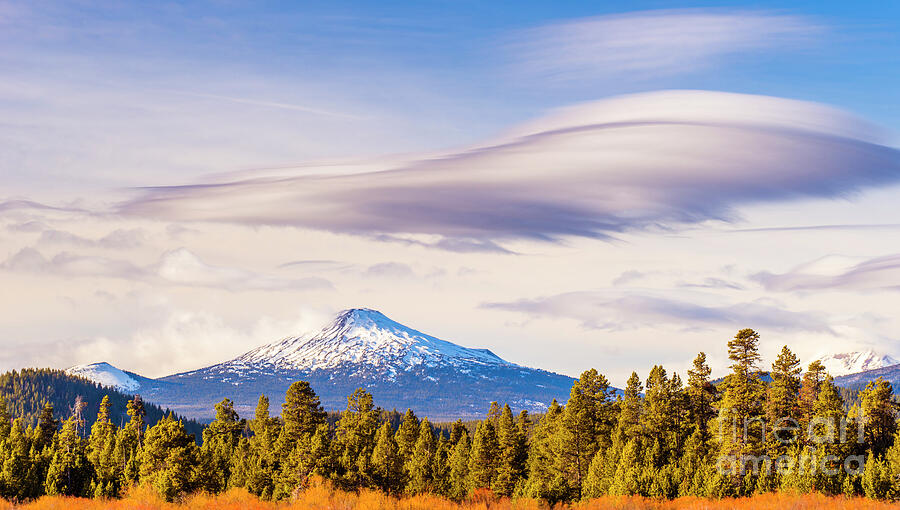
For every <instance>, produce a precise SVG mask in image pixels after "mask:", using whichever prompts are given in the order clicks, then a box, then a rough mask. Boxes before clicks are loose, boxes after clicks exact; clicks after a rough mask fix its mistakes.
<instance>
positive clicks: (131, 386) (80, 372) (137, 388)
mask: <svg viewBox="0 0 900 510" xmlns="http://www.w3.org/2000/svg"><path fill="white" fill-rule="evenodd" d="M65 372H66V374H68V375H72V376H76V377H83V378H85V379H88V380H90V381H93V382H95V383H97V384H99V385H100V386H104V387H107V388H112V389H114V390H117V391H120V392H122V393H126V394H129V395H134V394H138V393H148V392H156V391H160V388H163V387H166V386H171V384H170V383H166V382H165V381H160V380H158V379H151V378H149V377H144V376H141V375H138V374H136V373H134V372H129V371H127V370H122V369H121V368H117V367H114V366H112V365H110V364H109V363H107V362H105V361H101V362H99V363H89V364H86V365H75V366H74V367H69V368H67V369H66V370H65Z"/></svg>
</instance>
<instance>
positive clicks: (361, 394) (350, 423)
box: [335, 388, 381, 489]
mask: <svg viewBox="0 0 900 510" xmlns="http://www.w3.org/2000/svg"><path fill="white" fill-rule="evenodd" d="M380 414H381V410H380V409H377V408H376V407H375V404H374V403H373V400H372V395H371V394H370V393H368V392H367V391H365V390H364V389H362V388H359V389H357V390H356V391H354V392H353V394H352V395H350V396H349V397H347V410H346V411H344V412H343V413H341V419H340V421H339V422H338V426H337V431H336V440H335V446H336V448H337V451H338V452H340V453H339V455H338V462H339V465H340V468H341V477H340V482H341V483H342V484H343V485H344V486H345V487H348V488H354V489H358V488H360V487H371V486H374V480H373V476H374V472H373V469H372V466H371V462H372V451H373V450H374V449H375V434H376V433H377V432H378V426H379V416H380Z"/></svg>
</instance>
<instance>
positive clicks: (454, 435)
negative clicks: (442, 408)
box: [450, 420, 469, 446]
mask: <svg viewBox="0 0 900 510" xmlns="http://www.w3.org/2000/svg"><path fill="white" fill-rule="evenodd" d="M468 434H469V430H468V429H467V428H466V425H465V424H464V423H463V421H462V420H456V421H455V422H453V425H451V426H450V445H451V446H456V443H457V442H459V440H460V439H462V437H463V435H468Z"/></svg>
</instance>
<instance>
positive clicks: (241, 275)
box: [0, 247, 333, 291]
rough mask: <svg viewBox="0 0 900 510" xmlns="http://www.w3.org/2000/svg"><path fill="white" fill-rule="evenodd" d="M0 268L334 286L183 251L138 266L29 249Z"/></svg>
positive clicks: (243, 284)
mask: <svg viewBox="0 0 900 510" xmlns="http://www.w3.org/2000/svg"><path fill="white" fill-rule="evenodd" d="M0 268H2V269H5V270H7V271H12V272H18V273H37V274H42V275H47V274H52V275H58V276H66V277H106V278H119V279H124V280H132V281H143V282H147V283H154V284H159V283H161V284H170V285H185V286H191V287H211V288H218V289H226V290H231V291H244V290H310V289H331V288H333V285H332V284H331V282H329V281H328V280H325V279H323V278H318V277H310V278H298V279H292V278H277V277H274V276H269V275H265V274H260V273H256V272H253V271H248V270H244V269H238V268H231V267H224V266H213V265H209V264H207V263H205V262H203V261H202V260H201V259H200V258H199V257H198V256H197V255H195V254H194V253H192V252H191V251H189V250H187V249H184V248H179V249H177V250H171V251H168V252H165V253H164V254H163V255H162V256H161V257H160V259H159V261H158V262H157V263H156V264H152V265H148V266H138V265H135V264H132V263H131V262H128V261H125V260H119V259H112V258H107V257H97V256H85V255H78V254H73V253H69V252H62V253H59V254H58V255H55V256H54V257H52V258H50V259H47V258H46V257H44V256H43V255H42V254H41V253H40V252H39V251H38V250H36V249H34V248H30V247H29V248H23V249H21V250H20V251H18V252H17V253H15V254H14V255H12V256H11V257H9V258H8V259H7V260H6V261H4V262H3V263H2V264H0Z"/></svg>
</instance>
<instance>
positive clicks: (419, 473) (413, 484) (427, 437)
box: [406, 418, 437, 494]
mask: <svg viewBox="0 0 900 510" xmlns="http://www.w3.org/2000/svg"><path fill="white" fill-rule="evenodd" d="M436 448H437V445H436V442H435V439H434V432H433V431H432V430H431V423H429V422H428V418H423V419H422V422H421V423H420V424H419V438H418V439H417V440H416V445H415V447H414V448H413V454H412V457H410V459H409V460H408V461H407V468H406V471H407V472H408V473H409V483H408V484H407V486H406V492H407V493H409V494H424V493H427V492H429V491H431V490H432V487H433V485H432V481H433V469H432V468H433V463H434V455H435V452H436Z"/></svg>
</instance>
